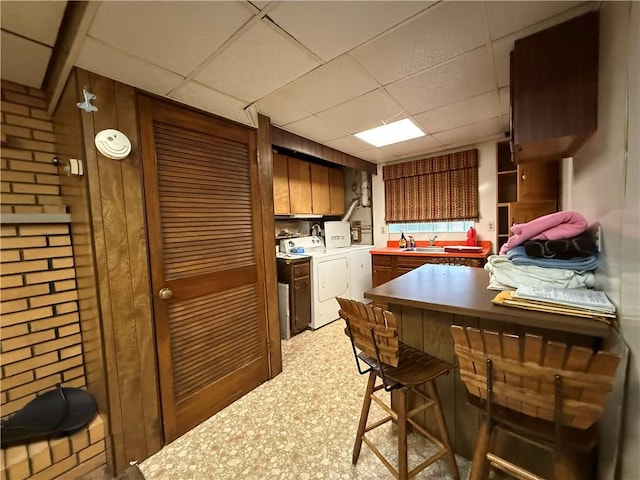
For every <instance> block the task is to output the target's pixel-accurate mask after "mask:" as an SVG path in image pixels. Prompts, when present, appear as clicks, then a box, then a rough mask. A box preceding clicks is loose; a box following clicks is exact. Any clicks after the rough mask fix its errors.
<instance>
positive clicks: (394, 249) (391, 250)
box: [369, 240, 491, 258]
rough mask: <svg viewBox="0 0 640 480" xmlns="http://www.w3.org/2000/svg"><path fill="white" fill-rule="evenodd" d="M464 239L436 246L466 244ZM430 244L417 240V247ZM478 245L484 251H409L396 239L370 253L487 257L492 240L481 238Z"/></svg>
mask: <svg viewBox="0 0 640 480" xmlns="http://www.w3.org/2000/svg"><path fill="white" fill-rule="evenodd" d="M464 245H465V241H464V240H447V241H441V242H435V244H434V246H436V247H444V246H464ZM428 246H430V244H429V242H428V241H426V240H424V241H417V242H416V247H428ZM478 246H479V247H482V252H479V253H472V252H463V251H460V252H415V251H414V252H410V251H407V249H406V248H400V247H398V242H397V241H396V240H389V241H388V242H387V246H386V247H381V248H374V249H373V250H371V251H370V252H369V253H371V255H400V256H407V257H465V258H486V257H487V256H488V255H489V253H490V252H491V242H490V241H488V240H480V241H478Z"/></svg>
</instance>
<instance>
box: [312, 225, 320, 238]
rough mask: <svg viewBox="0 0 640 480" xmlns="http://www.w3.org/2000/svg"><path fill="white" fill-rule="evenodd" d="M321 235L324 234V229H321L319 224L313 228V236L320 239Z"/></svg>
mask: <svg viewBox="0 0 640 480" xmlns="http://www.w3.org/2000/svg"><path fill="white" fill-rule="evenodd" d="M321 233H322V229H321V228H320V225H318V224H317V223H316V224H314V225H313V226H312V227H311V235H315V236H316V237H319V236H320V235H321Z"/></svg>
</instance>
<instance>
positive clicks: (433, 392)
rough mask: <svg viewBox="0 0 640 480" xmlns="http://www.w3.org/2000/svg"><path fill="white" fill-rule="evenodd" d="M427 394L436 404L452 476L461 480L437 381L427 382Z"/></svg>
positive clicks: (436, 413)
mask: <svg viewBox="0 0 640 480" xmlns="http://www.w3.org/2000/svg"><path fill="white" fill-rule="evenodd" d="M427 392H428V393H429V397H431V400H433V401H434V402H435V405H434V406H435V412H434V414H435V417H436V423H437V424H438V429H439V430H440V439H441V440H442V443H443V444H444V446H445V448H446V449H447V452H448V453H449V454H448V455H447V458H448V460H449V468H450V469H451V475H453V478H454V479H455V480H460V472H459V471H458V464H457V463H456V457H455V455H454V453H453V447H452V446H451V440H450V439H449V431H448V430H447V422H446V421H445V419H444V413H443V412H442V405H440V397H439V396H438V388H437V387H436V382H435V380H432V381H430V382H427Z"/></svg>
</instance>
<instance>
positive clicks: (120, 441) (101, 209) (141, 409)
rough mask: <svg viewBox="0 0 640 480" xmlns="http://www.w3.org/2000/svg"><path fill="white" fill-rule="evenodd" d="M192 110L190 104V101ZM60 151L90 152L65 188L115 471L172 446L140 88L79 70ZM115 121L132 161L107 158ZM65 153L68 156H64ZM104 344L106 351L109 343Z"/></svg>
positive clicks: (262, 174) (91, 379) (93, 378)
mask: <svg viewBox="0 0 640 480" xmlns="http://www.w3.org/2000/svg"><path fill="white" fill-rule="evenodd" d="M83 86H86V87H87V88H88V90H89V91H90V92H91V93H93V94H95V95H96V99H95V100H94V101H93V104H94V105H96V106H97V107H98V109H99V110H98V111H97V112H94V113H86V112H84V111H80V110H78V109H77V108H76V106H75V105H76V102H78V101H79V100H81V99H82V87H83ZM185 108H186V107H185ZM55 127H56V133H57V134H58V132H59V135H58V136H59V143H58V145H57V149H58V151H59V152H60V154H61V156H62V154H64V156H65V157H67V158H69V157H71V158H81V159H83V160H84V162H85V176H84V177H66V178H65V179H64V180H63V182H62V195H63V197H64V201H65V203H66V204H67V205H69V209H70V213H71V216H72V237H73V244H74V248H76V251H77V258H76V262H77V264H78V286H79V297H80V300H79V301H80V317H81V322H82V325H83V332H86V338H85V345H84V348H85V351H86V352H87V354H88V355H87V362H88V365H87V377H88V383H89V388H90V389H91V390H92V393H94V395H96V396H97V397H98V402H99V404H100V408H101V413H103V414H104V415H105V417H106V418H108V425H109V436H108V438H107V445H108V454H109V464H110V465H111V466H112V467H113V469H114V472H113V473H114V474H119V473H122V472H124V470H126V468H127V467H128V466H129V462H131V461H142V460H144V459H145V458H147V457H149V456H150V455H152V454H153V453H155V452H156V451H158V450H159V449H160V448H161V447H162V445H163V444H164V440H163V434H162V421H161V411H160V400H159V390H158V388H159V387H158V385H159V383H158V370H157V364H156V347H155V335H154V326H153V308H152V302H151V299H152V294H153V293H152V292H151V287H150V278H149V272H150V269H149V255H148V248H147V245H148V238H147V229H146V214H145V211H144V191H143V182H142V175H143V173H142V165H141V154H140V140H139V134H138V113H137V107H136V91H135V90H134V89H133V88H132V87H129V86H127V85H123V84H121V83H118V82H116V81H113V80H110V79H107V78H104V77H101V76H99V75H96V74H93V73H90V72H86V71H84V70H74V72H73V73H72V75H71V77H70V79H69V81H68V83H67V85H66V87H65V89H64V92H63V94H62V96H61V102H60V104H59V105H58V107H57V108H56V115H55ZM269 127H270V125H269V119H268V118H267V117H262V118H261V123H260V128H259V132H258V137H259V139H258V150H259V153H258V160H259V171H258V176H259V178H258V179H257V181H258V182H259V185H260V190H261V194H260V198H261V199H262V202H261V207H260V208H261V215H262V216H263V222H265V223H264V225H265V226H266V228H264V231H265V234H264V241H265V251H266V252H267V254H266V255H265V258H264V269H265V276H266V277H267V280H266V283H267V290H268V291H267V299H266V301H267V303H268V324H269V333H268V335H269V339H270V345H269V348H270V366H271V369H270V376H271V377H274V376H275V375H277V374H278V373H279V372H280V371H281V369H282V360H281V352H280V333H279V321H278V313H277V283H276V274H275V258H274V256H272V255H271V254H269V253H268V252H273V251H274V248H273V247H274V244H273V242H274V240H273V235H272V234H269V233H267V232H273V226H271V228H269V222H273V196H272V195H273V191H272V182H273V171H272V158H271V140H270V138H269V137H270V135H269V132H270V128H269ZM107 128H115V129H118V130H120V131H122V132H123V133H125V134H126V135H127V137H128V138H129V139H130V140H131V143H132V152H131V154H130V155H129V156H128V157H127V158H126V159H124V160H122V161H118V160H111V159H108V158H106V157H104V156H102V155H100V154H99V153H98V152H97V150H96V149H95V146H94V136H95V134H96V133H97V132H99V131H100V130H103V129H107ZM63 160H64V159H63ZM101 345H103V347H104V348H101V347H100V346H101Z"/></svg>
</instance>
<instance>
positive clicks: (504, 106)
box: [498, 87, 511, 115]
mask: <svg viewBox="0 0 640 480" xmlns="http://www.w3.org/2000/svg"><path fill="white" fill-rule="evenodd" d="M509 90H510V89H509V87H502V88H501V89H500V91H499V92H498V94H499V96H500V114H501V115H509V107H510V105H511V97H510V91H509Z"/></svg>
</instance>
